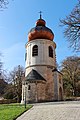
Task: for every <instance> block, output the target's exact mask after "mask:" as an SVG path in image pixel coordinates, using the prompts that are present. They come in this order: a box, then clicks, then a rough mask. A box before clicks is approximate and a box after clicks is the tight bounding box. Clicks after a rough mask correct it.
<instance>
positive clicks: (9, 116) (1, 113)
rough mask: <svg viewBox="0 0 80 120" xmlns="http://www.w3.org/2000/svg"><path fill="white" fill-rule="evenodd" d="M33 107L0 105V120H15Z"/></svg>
mask: <svg viewBox="0 0 80 120" xmlns="http://www.w3.org/2000/svg"><path fill="white" fill-rule="evenodd" d="M31 107H32V105H27V106H26V109H25V107H24V105H20V104H0V120H15V118H16V117H17V116H19V115H20V114H22V113H23V112H25V111H27V110H28V109H30V108H31Z"/></svg>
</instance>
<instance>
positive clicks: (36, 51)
mask: <svg viewBox="0 0 80 120" xmlns="http://www.w3.org/2000/svg"><path fill="white" fill-rule="evenodd" d="M32 56H38V46H37V45H34V46H33V48H32Z"/></svg>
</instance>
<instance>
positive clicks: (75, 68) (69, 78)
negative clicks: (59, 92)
mask: <svg viewBox="0 0 80 120" xmlns="http://www.w3.org/2000/svg"><path fill="white" fill-rule="evenodd" d="M61 67H62V70H61V72H62V73H63V82H64V86H65V88H64V89H66V88H68V89H67V90H68V91H69V90H70V91H72V94H73V95H74V96H76V85H77V83H78V82H79V81H80V57H76V56H71V57H67V58H66V59H65V60H63V62H62V65H61ZM70 91H69V93H70Z"/></svg>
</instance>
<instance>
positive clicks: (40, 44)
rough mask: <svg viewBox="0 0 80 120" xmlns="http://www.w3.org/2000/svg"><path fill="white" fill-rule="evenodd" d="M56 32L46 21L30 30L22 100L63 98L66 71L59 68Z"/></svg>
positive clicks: (41, 100) (40, 21)
mask: <svg viewBox="0 0 80 120" xmlns="http://www.w3.org/2000/svg"><path fill="white" fill-rule="evenodd" d="M53 39H54V33H53V32H52V30H51V29H50V28H48V27H46V22H45V20H43V19H42V17H41V15H40V19H38V20H37V21H36V26H35V27H34V28H32V29H31V30H30V31H29V33H28V42H27V44H26V45H25V48H26V58H25V61H26V67H25V80H24V81H23V84H22V101H21V103H24V102H25V101H26V102H27V103H29V102H43V101H54V100H62V99H63V82H62V74H61V73H60V72H59V71H58V70H57V68H56V53H55V49H56V43H55V42H54V41H53Z"/></svg>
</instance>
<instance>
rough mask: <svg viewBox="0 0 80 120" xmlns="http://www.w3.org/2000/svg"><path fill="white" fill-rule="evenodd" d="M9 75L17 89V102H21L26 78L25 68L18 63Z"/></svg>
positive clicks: (15, 89)
mask: <svg viewBox="0 0 80 120" xmlns="http://www.w3.org/2000/svg"><path fill="white" fill-rule="evenodd" d="M9 77H10V80H11V83H12V85H13V88H14V91H15V95H16V98H17V102H20V101H21V93H22V80H23V79H24V68H23V67H22V66H20V65H18V66H17V67H15V68H14V69H13V71H11V72H10V76H9Z"/></svg>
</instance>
